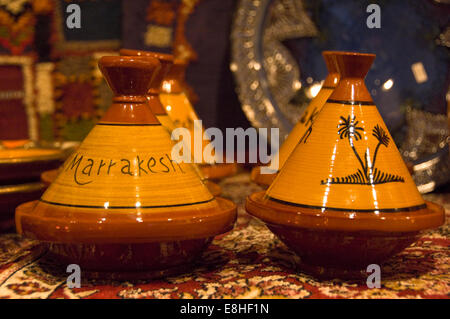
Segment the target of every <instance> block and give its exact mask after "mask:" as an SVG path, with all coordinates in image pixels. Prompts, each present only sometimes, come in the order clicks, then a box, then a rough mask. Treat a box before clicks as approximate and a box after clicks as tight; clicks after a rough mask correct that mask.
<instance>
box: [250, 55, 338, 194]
mask: <svg viewBox="0 0 450 319" xmlns="http://www.w3.org/2000/svg"><path fill="white" fill-rule="evenodd" d="M335 54H336V52H335V51H325V52H323V53H322V55H323V58H324V60H325V64H326V65H327V69H328V75H327V77H326V78H325V81H324V83H323V85H322V87H321V89H320V91H319V92H318V93H317V95H316V96H315V97H314V98H313V99H312V100H311V102H310V103H309V105H308V106H307V107H306V109H305V111H304V113H303V115H302V117H301V118H300V120H299V121H298V123H297V124H296V125H295V126H294V128H293V129H292V131H291V132H290V133H289V135H288V137H287V138H286V140H285V141H284V142H283V144H282V145H281V147H280V150H279V154H278V156H279V159H278V160H279V164H278V166H279V170H281V169H282V168H283V166H284V164H285V163H286V160H287V159H288V157H289V155H291V153H292V151H293V150H294V149H295V147H296V146H297V145H298V144H299V143H303V142H304V140H305V139H307V138H308V135H309V134H310V131H311V127H312V124H313V122H314V120H315V119H316V117H317V115H318V114H319V112H320V111H321V110H322V107H323V106H324V104H325V103H326V101H327V100H328V98H329V97H330V95H331V93H332V92H333V90H334V89H335V88H336V86H337V84H338V82H339V73H338V69H337V65H336V57H335ZM276 174H277V173H274V174H261V172H260V168H255V169H254V170H253V171H252V180H253V181H255V182H256V183H258V184H260V185H263V186H269V185H270V184H271V183H272V182H273V180H274V179H275V177H276Z"/></svg>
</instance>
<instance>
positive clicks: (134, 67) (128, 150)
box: [42, 57, 217, 210]
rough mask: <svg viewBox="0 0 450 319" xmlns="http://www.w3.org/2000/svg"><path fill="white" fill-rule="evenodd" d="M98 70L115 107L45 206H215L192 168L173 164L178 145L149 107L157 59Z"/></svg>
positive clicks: (124, 60) (112, 62)
mask: <svg viewBox="0 0 450 319" xmlns="http://www.w3.org/2000/svg"><path fill="white" fill-rule="evenodd" d="M99 65H100V69H101V71H102V73H103V74H104V76H105V78H106V80H107V82H108V84H109V85H110V87H111V88H112V90H113V91H114V94H115V98H114V103H113V105H112V106H111V107H110V109H109V110H108V111H107V113H106V114H105V116H104V117H103V118H102V119H101V120H100V122H99V123H98V124H97V125H96V126H95V127H94V129H93V130H92V131H91V132H90V133H89V135H88V136H87V137H86V139H85V140H84V141H83V142H82V143H81V145H80V147H79V148H78V150H77V151H76V152H75V153H74V154H73V155H72V156H71V157H70V158H69V159H68V160H67V161H66V163H65V164H64V169H63V171H62V172H61V174H60V175H59V176H58V177H57V179H56V180H55V182H54V183H53V184H52V185H51V186H50V188H49V189H48V190H47V191H46V192H45V194H44V195H43V196H42V201H43V202H45V203H49V204H53V205H59V206H71V207H89V208H94V207H105V208H108V209H132V208H141V209H145V208H149V209H158V208H160V209H166V208H172V210H173V208H175V207H178V208H180V207H184V206H192V205H200V204H201V205H204V206H207V207H213V206H216V205H217V203H216V202H215V200H214V197H213V196H212V195H211V194H210V193H209V191H208V189H207V188H206V187H205V186H204V184H203V183H202V182H201V180H200V179H199V177H198V175H197V174H196V172H195V169H194V168H193V167H192V165H189V164H185V163H176V162H175V161H174V160H172V157H171V150H172V146H173V145H174V142H173V141H172V140H171V139H170V136H169V134H168V132H167V130H166V129H165V128H164V127H163V126H162V125H161V124H160V123H159V121H158V120H157V118H156V117H155V116H154V115H153V114H152V112H151V110H150V109H149V108H148V106H147V103H146V102H147V101H146V99H145V93H146V92H147V91H148V83H149V80H150V79H151V78H152V75H153V74H154V73H155V72H157V69H158V68H159V66H160V63H159V62H158V60H156V59H150V58H148V57H145V58H144V57H103V58H101V59H100V62H99Z"/></svg>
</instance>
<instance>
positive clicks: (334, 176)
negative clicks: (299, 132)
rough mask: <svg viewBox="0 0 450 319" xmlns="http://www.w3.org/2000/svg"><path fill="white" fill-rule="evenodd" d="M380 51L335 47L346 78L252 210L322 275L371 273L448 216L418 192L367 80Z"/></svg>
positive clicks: (309, 267) (248, 206) (250, 204)
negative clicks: (371, 266) (373, 267)
mask: <svg viewBox="0 0 450 319" xmlns="http://www.w3.org/2000/svg"><path fill="white" fill-rule="evenodd" d="M374 58H375V55H373V54H359V53H349V52H340V53H338V54H336V61H337V66H338V69H339V73H340V75H341V79H340V82H339V84H338V86H337V87H336V89H335V90H334V91H333V93H332V94H331V96H330V97H329V98H328V100H327V102H326V104H325V105H324V106H323V109H322V111H321V112H320V114H319V115H318V116H317V118H316V119H315V121H314V124H313V126H312V129H311V132H310V134H309V135H308V136H307V138H305V139H304V140H302V141H301V143H299V144H298V145H297V146H296V147H295V149H294V151H293V152H292V154H291V155H290V157H289V158H288V160H287V161H286V163H285V165H284V167H283V169H282V170H281V171H280V173H279V174H278V176H277V177H276V179H275V180H274V182H273V183H272V185H271V186H270V187H269V188H268V189H267V191H266V192H259V193H254V194H252V195H251V196H249V197H248V198H247V202H246V209H247V211H248V212H249V213H250V214H252V215H254V216H256V217H258V218H260V219H261V220H263V221H264V222H266V224H267V226H268V227H269V228H270V229H271V230H272V231H273V232H274V233H275V234H276V235H277V236H278V237H279V238H280V239H281V240H282V241H283V242H284V243H286V245H287V246H289V247H290V248H291V249H292V250H294V251H295V252H296V253H297V254H298V255H299V256H300V257H301V262H302V267H303V269H305V270H306V271H309V272H312V273H313V274H315V275H318V276H324V277H328V276H344V277H345V276H353V275H356V276H357V275H358V274H364V275H365V276H366V277H367V273H366V272H365V269H366V267H367V266H368V265H369V264H372V263H375V264H379V263H381V262H383V261H384V260H386V259H387V258H389V257H391V256H392V255H394V254H396V253H398V252H400V251H401V250H403V249H404V248H405V247H407V246H409V245H410V244H411V243H413V242H414V241H415V240H417V239H418V238H419V236H420V233H421V231H423V230H425V229H429V228H433V227H438V226H440V225H442V224H443V223H444V219H445V217H444V216H445V215H444V209H443V208H442V207H440V206H438V205H436V204H433V203H430V202H426V201H424V200H423V199H422V197H421V195H420V194H419V192H418V190H417V187H416V185H415V184H414V182H413V180H412V178H411V176H410V174H409V172H408V169H407V167H406V165H405V163H404V162H403V159H402V157H401V156H400V153H399V151H398V149H397V148H396V146H395V143H394V141H393V139H392V136H391V135H390V134H389V132H388V129H387V128H386V125H385V123H384V122H383V119H382V118H381V116H380V114H379V113H378V110H377V108H376V106H375V105H374V103H373V101H372V98H371V96H370V94H369V92H368V91H367V89H366V86H365V84H364V77H365V75H366V73H367V72H368V71H369V69H370V66H371V65H372V62H373V60H374Z"/></svg>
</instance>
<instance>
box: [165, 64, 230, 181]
mask: <svg viewBox="0 0 450 319" xmlns="http://www.w3.org/2000/svg"><path fill="white" fill-rule="evenodd" d="M186 66H187V65H186V63H185V62H183V61H182V60H175V61H174V65H173V67H172V69H171V71H169V73H168V76H167V77H166V78H165V79H164V81H163V83H162V85H161V94H160V97H161V102H162V104H163V105H164V107H165V109H166V111H167V114H169V116H170V118H171V119H172V120H173V122H174V124H175V126H176V127H185V128H187V129H189V131H190V134H191V145H192V146H193V145H194V130H198V132H199V134H200V135H201V136H203V134H204V132H205V129H204V128H203V127H197V128H194V124H195V123H196V122H194V121H199V120H200V118H199V116H198V115H197V113H196V112H195V110H194V107H193V106H192V104H191V102H190V101H189V99H188V97H187V93H186V91H185V90H186V88H187V86H186V85H185V84H184V83H185V79H184V75H185V72H186ZM208 143H210V141H208V140H203V139H202V154H203V150H204V149H205V147H206V146H207V145H208ZM191 149H194V148H193V147H192V148H191ZM219 157H221V158H220V160H221V161H223V162H225V158H222V155H219V154H215V158H214V159H213V160H216V163H214V164H208V162H207V161H206V160H205V159H204V158H203V162H202V163H200V164H199V167H200V169H201V170H202V173H203V175H204V176H205V177H206V178H208V179H220V178H223V177H226V176H230V175H234V174H236V172H237V164H236V163H219V162H218V161H217V159H218V158H219Z"/></svg>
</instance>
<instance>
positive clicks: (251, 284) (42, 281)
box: [0, 174, 450, 298]
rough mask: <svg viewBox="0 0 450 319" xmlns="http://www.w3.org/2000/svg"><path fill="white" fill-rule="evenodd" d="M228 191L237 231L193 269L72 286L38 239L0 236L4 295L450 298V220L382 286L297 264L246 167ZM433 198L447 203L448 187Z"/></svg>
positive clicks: (386, 269) (392, 265) (226, 184)
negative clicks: (257, 200)
mask: <svg viewBox="0 0 450 319" xmlns="http://www.w3.org/2000/svg"><path fill="white" fill-rule="evenodd" d="M221 186H222V188H223V196H224V197H228V198H231V199H233V200H234V201H235V202H236V203H238V204H239V217H238V221H237V224H236V227H235V228H234V230H233V231H231V232H229V233H227V234H225V235H222V236H219V237H216V239H215V240H214V241H213V243H212V245H211V246H210V247H209V248H208V250H207V251H206V252H205V253H204V255H203V260H202V261H201V262H200V264H199V265H198V266H197V267H196V268H195V269H194V270H193V271H192V272H190V273H187V274H184V275H180V276H176V277H170V278H165V279H160V280H153V281H138V282H115V281H107V282H105V281H89V282H87V281H83V282H82V285H81V288H74V289H69V288H68V287H67V285H66V278H67V276H68V274H66V273H65V268H64V267H63V266H58V264H57V263H56V262H54V261H52V260H49V258H48V257H46V252H45V251H44V250H43V249H42V248H40V246H39V245H38V243H37V242H35V241H31V240H27V239H22V238H20V237H19V236H17V235H15V234H3V235H0V298H449V296H450V285H449V283H450V258H449V257H450V253H449V244H450V236H449V224H448V223H446V225H444V226H443V227H441V228H439V229H436V230H433V231H430V232H428V233H426V234H425V235H424V236H423V238H422V239H421V240H420V241H418V242H417V243H415V244H414V245H412V246H411V247H409V248H408V249H406V250H405V251H404V252H402V253H401V254H399V255H397V256H395V257H394V258H392V259H391V260H389V261H388V262H387V263H386V264H384V265H383V266H382V283H381V288H380V289H369V288H368V287H367V286H366V284H365V283H364V282H358V281H354V282H353V281H343V280H338V279H335V280H329V281H319V280H317V279H315V278H313V277H310V276H308V275H306V274H303V273H302V272H301V270H299V269H296V261H297V260H298V259H297V257H296V256H295V255H294V254H293V253H292V252H291V251H289V250H288V249H287V248H286V247H285V246H284V245H283V244H282V243H281V242H280V241H279V240H278V239H277V238H276V237H275V236H274V235H273V234H272V233H271V232H270V231H269V230H268V229H267V228H266V227H265V226H264V225H263V224H262V223H260V222H259V221H257V220H256V219H254V218H252V217H250V216H249V215H248V214H247V213H246V212H245V211H244V209H243V203H244V201H245V197H246V196H247V195H248V194H250V193H251V192H254V191H257V190H259V189H260V188H259V187H258V186H256V185H254V184H252V183H251V182H250V180H249V176H248V174H240V175H237V176H234V177H231V178H228V179H225V180H223V181H222V182H221ZM426 197H427V199H428V200H432V201H436V202H438V203H440V204H441V205H445V207H446V212H447V220H448V217H449V216H448V215H449V214H450V194H439V195H438V194H432V195H427V196H426Z"/></svg>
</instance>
